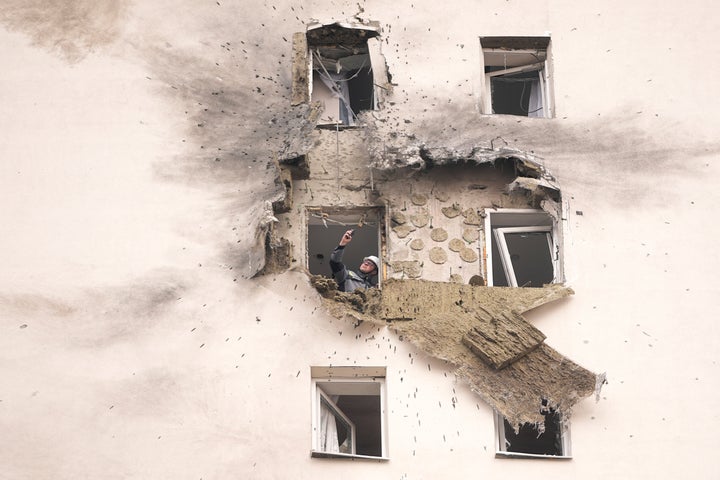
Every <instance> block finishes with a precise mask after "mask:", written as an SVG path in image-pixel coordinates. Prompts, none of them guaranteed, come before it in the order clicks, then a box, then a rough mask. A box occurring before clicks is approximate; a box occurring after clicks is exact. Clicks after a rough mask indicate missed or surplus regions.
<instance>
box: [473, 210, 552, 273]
mask: <svg viewBox="0 0 720 480" xmlns="http://www.w3.org/2000/svg"><path fill="white" fill-rule="evenodd" d="M497 215H503V216H507V217H511V216H512V217H515V220H513V222H512V223H513V224H514V225H512V226H497V227H495V229H509V228H520V229H522V230H525V231H531V230H532V229H533V228H536V227H541V228H549V229H550V240H551V242H552V246H551V248H552V249H551V251H550V254H551V255H550V257H551V259H552V262H553V283H562V282H563V281H564V274H563V264H562V263H563V262H562V251H561V235H560V227H559V225H558V222H557V221H556V220H555V219H554V218H553V217H552V216H551V215H549V214H548V213H547V212H545V211H544V210H539V209H532V208H498V209H492V210H491V209H486V210H485V223H484V232H483V233H484V243H485V244H484V248H485V255H484V260H485V279H486V284H487V285H488V286H489V287H493V286H496V285H495V279H494V278H493V264H494V262H496V261H500V262H501V265H503V268H504V267H505V265H504V263H503V262H502V260H501V259H494V258H493V254H492V251H493V250H492V241H493V238H494V235H495V233H494V228H493V217H494V216H497ZM523 217H525V218H523ZM539 219H543V220H544V222H540V221H539ZM500 223H510V222H509V221H501V222H500ZM542 223H546V224H542ZM522 230H521V231H522ZM498 250H501V245H500V242H498ZM505 254H507V255H508V257H506V259H507V260H509V252H508V251H507V250H506V251H505ZM500 255H501V256H502V255H503V252H502V251H500ZM510 265H512V263H510ZM506 276H507V272H506ZM513 278H514V275H513ZM515 283H517V282H515ZM508 284H509V286H517V285H512V284H511V280H510V277H508Z"/></svg>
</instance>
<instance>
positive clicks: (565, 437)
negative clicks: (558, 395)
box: [496, 400, 570, 458]
mask: <svg viewBox="0 0 720 480" xmlns="http://www.w3.org/2000/svg"><path fill="white" fill-rule="evenodd" d="M540 413H541V414H542V415H543V417H544V421H542V422H538V423H522V424H518V425H517V426H516V428H513V425H511V424H510V422H509V421H508V420H507V418H505V417H503V416H502V415H500V414H499V413H498V414H496V425H497V430H498V432H497V433H498V448H497V453H498V454H499V455H507V456H550V457H565V458H567V457H570V441H569V437H570V436H569V433H568V431H567V426H566V425H565V424H564V422H563V421H562V417H561V415H560V413H559V412H558V411H556V410H555V409H554V408H552V407H550V406H548V404H547V401H545V400H543V402H542V405H541V408H540Z"/></svg>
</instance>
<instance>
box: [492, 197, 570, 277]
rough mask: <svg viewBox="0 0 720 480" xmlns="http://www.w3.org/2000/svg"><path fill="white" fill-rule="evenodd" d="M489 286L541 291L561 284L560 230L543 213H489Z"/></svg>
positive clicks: (530, 211)
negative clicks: (527, 288)
mask: <svg viewBox="0 0 720 480" xmlns="http://www.w3.org/2000/svg"><path fill="white" fill-rule="evenodd" d="M486 213H487V215H486V217H485V251H486V252H487V258H486V265H485V266H486V275H487V284H488V285H490V286H499V287H542V286H543V285H546V284H549V283H557V282H562V281H563V280H562V268H561V265H560V263H561V262H560V247H559V243H558V238H559V237H558V235H559V233H558V226H557V225H556V224H555V222H554V221H553V219H552V217H550V215H548V214H547V213H545V212H543V211H542V210H532V209H497V210H486Z"/></svg>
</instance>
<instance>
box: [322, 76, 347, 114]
mask: <svg viewBox="0 0 720 480" xmlns="http://www.w3.org/2000/svg"><path fill="white" fill-rule="evenodd" d="M328 75H330V77H331V78H328V77H327V75H325V74H323V73H321V74H320V80H322V82H323V83H324V84H325V86H326V87H328V89H329V90H330V91H331V92H332V93H333V95H335V96H336V97H337V98H338V99H339V100H340V112H339V114H340V122H341V123H342V124H344V125H354V124H355V118H354V117H355V115H354V114H353V113H352V109H351V108H350V89H349V88H348V82H347V79H346V78H345V75H343V74H340V73H331V72H328Z"/></svg>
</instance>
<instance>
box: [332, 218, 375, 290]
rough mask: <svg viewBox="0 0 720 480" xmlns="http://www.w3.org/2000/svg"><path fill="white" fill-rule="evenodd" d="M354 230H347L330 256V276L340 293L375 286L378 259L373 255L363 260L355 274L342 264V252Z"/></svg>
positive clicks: (350, 239)
mask: <svg viewBox="0 0 720 480" xmlns="http://www.w3.org/2000/svg"><path fill="white" fill-rule="evenodd" d="M353 232H354V230H348V231H347V232H345V233H344V234H343V236H342V238H341V239H340V243H339V244H338V246H337V247H335V250H333V251H332V254H331V255H330V268H331V269H332V275H333V278H334V279H335V281H336V282H337V284H338V288H339V289H340V291H342V292H352V291H354V290H357V289H358V288H370V287H376V286H377V274H378V267H379V265H380V259H379V258H378V257H376V256H375V255H370V256H367V257H365V258H364V259H363V261H362V263H361V264H360V267H358V270H359V271H360V273H357V272H355V271H353V270H348V268H347V267H346V266H345V265H344V264H343V263H342V257H343V252H344V251H345V246H346V245H347V244H348V243H350V242H351V241H352V236H353Z"/></svg>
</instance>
